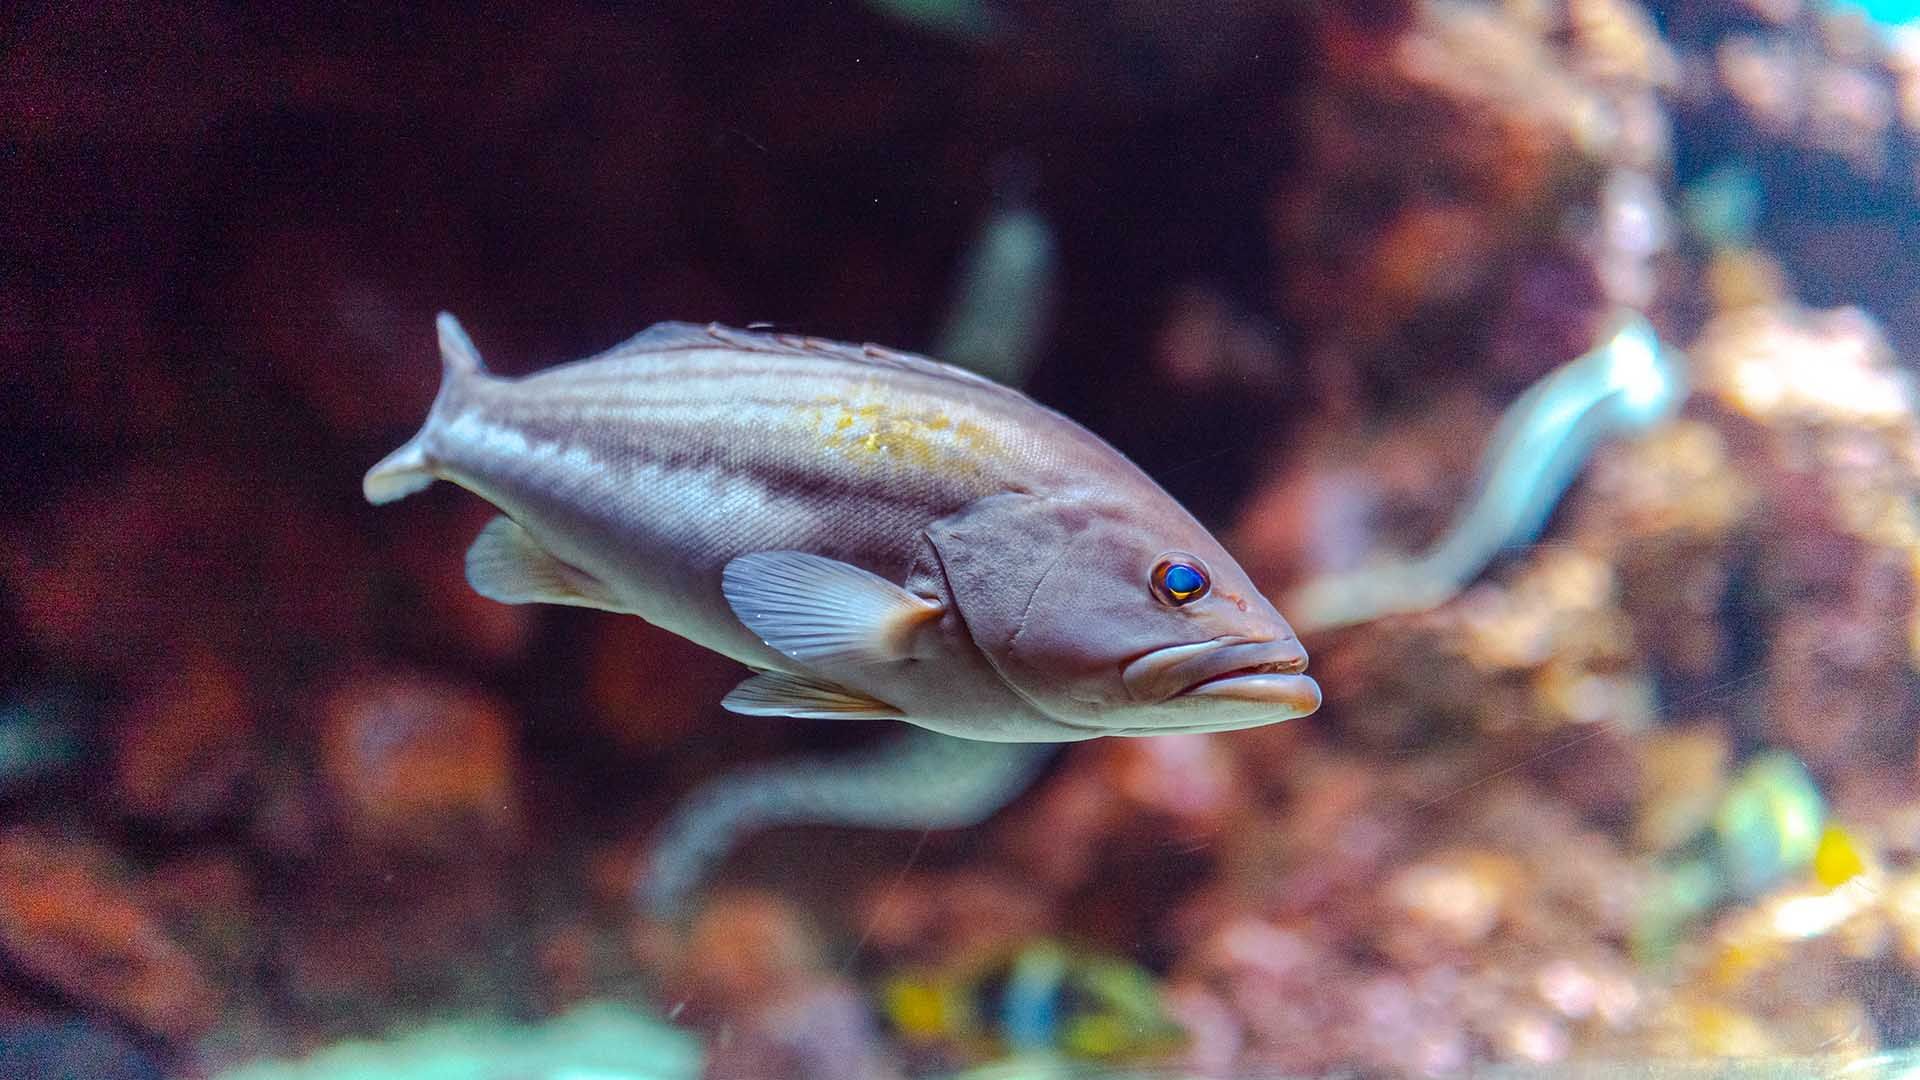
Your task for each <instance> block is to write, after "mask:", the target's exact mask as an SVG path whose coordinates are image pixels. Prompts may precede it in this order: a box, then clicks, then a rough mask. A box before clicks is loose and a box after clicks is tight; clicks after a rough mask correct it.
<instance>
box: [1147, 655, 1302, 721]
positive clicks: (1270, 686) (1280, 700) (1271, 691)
mask: <svg viewBox="0 0 1920 1080" xmlns="http://www.w3.org/2000/svg"><path fill="white" fill-rule="evenodd" d="M1276 666H1277V665H1272V664H1262V665H1257V666H1254V667H1249V668H1238V669H1236V670H1233V671H1229V672H1225V673H1222V674H1220V675H1216V676H1214V677H1213V678H1210V679H1206V680H1203V681H1201V682H1199V683H1196V684H1194V685H1193V686H1189V687H1187V688H1186V689H1185V690H1183V691H1181V696H1183V697H1187V696H1199V697H1225V698H1234V699H1236V700H1240V701H1264V702H1270V703H1272V704H1275V705H1282V706H1286V707H1287V708H1288V709H1289V710H1290V711H1292V713H1293V715H1295V716H1305V715H1307V714H1308V713H1311V712H1313V711H1314V710H1315V709H1318V708H1319V707H1320V684H1319V683H1317V682H1314V681H1313V679H1312V677H1311V676H1307V675H1301V674H1297V673H1294V672H1282V671H1275V670H1272V669H1273V668H1274V667H1276Z"/></svg>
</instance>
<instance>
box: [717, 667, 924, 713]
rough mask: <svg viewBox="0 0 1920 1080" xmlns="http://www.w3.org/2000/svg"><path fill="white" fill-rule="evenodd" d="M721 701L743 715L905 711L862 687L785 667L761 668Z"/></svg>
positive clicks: (729, 708)
mask: <svg viewBox="0 0 1920 1080" xmlns="http://www.w3.org/2000/svg"><path fill="white" fill-rule="evenodd" d="M720 704H721V705H723V706H725V707H726V708H727V710H728V711H730V712H737V713H740V714H741V715H743V716H795V717H800V718H803V719H836V718H856V719H870V720H898V719H901V718H902V717H903V716H904V715H905V714H904V713H902V712H901V711H900V710H899V709H896V708H894V707H893V706H891V705H889V704H887V703H886V702H884V701H876V700H874V699H873V698H870V697H868V696H866V695H865V694H862V693H860V692H859V691H858V690H849V689H847V688H846V687H844V686H840V685H837V684H835V683H830V682H827V681H825V680H823V679H815V678H811V677H809V676H806V675H793V674H790V673H788V672H784V671H762V672H760V673H759V674H757V675H755V676H753V677H752V678H750V679H747V680H746V681H744V682H742V683H741V684H740V685H739V686H736V687H734V688H733V689H732V690H730V691H728V692H727V696H726V697H724V698H722V699H721V700H720Z"/></svg>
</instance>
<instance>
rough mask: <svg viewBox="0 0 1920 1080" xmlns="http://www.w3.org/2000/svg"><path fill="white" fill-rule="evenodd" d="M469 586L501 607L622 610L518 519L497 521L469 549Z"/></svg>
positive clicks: (590, 577)
mask: <svg viewBox="0 0 1920 1080" xmlns="http://www.w3.org/2000/svg"><path fill="white" fill-rule="evenodd" d="M467 583H468V584H469V585H472V586H473V591H474V592H477V593H479V594H480V595H481V596H484V597H486V598H487V599H489V600H497V601H499V602H500V603H502V604H567V605H571V606H573V607H590V608H600V609H601V610H604V611H619V610H621V609H620V606H619V604H618V603H617V602H616V601H615V600H614V598H613V594H612V593H610V592H609V591H608V590H607V587H606V586H605V585H603V584H601V583H600V581H599V579H597V578H595V577H593V575H591V574H588V573H587V572H586V571H584V570H579V569H576V568H574V567H571V566H568V565H567V564H566V563H563V562H561V561H560V560H559V559H557V558H555V557H554V556H553V555H552V554H551V553H549V552H548V551H547V549H546V548H543V547H541V546H540V544H539V542H538V541H536V540H535V539H534V538H533V537H532V536H529V535H528V534H527V530H525V529H523V528H521V527H520V526H519V524H518V523H516V522H515V521H514V520H513V519H511V518H508V517H506V516H504V515H503V516H501V517H496V518H494V519H493V520H492V521H489V522H487V527H486V528H484V529H481V530H480V535H479V536H476V537H474V539H473V546H472V547H469V548H468V549H467Z"/></svg>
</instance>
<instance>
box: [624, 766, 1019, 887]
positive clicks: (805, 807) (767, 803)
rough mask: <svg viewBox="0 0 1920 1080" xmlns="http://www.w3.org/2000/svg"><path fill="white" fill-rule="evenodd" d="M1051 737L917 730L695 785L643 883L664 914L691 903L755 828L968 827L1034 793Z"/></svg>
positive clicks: (657, 843)
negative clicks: (1018, 739) (845, 751)
mask: <svg viewBox="0 0 1920 1080" xmlns="http://www.w3.org/2000/svg"><path fill="white" fill-rule="evenodd" d="M1054 749H1055V747H1054V746H1053V745H1051V744H1048V743H989V742H975V741H973V740H970V739H957V738H954V737H953V736H950V735H941V734H939V733H938V732H933V731H926V730H924V729H921V728H908V729H907V730H906V731H905V732H904V733H903V734H901V735H899V736H896V737H895V738H892V739H889V740H888V741H887V742H886V743H884V744H883V745H881V746H879V747H877V748H874V749H871V750H867V751H863V752H861V753H858V754H851V755H843V756H841V757H837V758H813V757H809V758H801V759H795V760H789V761H776V762H773V763H771V764H767V765H758V766H753V767H751V768H746V769H741V770H739V771H737V772H732V773H728V774H726V775H724V776H721V777H719V778H717V779H715V780H713V781H711V782H710V783H708V784H706V785H704V786H703V787H701V788H699V789H698V790H696V791H695V792H694V793H693V794H692V795H690V796H688V797H687V799H686V800H685V801H684V802H682V803H681V804H680V805H679V806H678V807H676V808H675V809H674V812H673V814H672V816H671V817H669V818H668V819H667V822H666V824H665V825H663V826H661V828H660V830H659V832H658V834H657V836H656V839H655V840H654V843H653V847H652V849H651V851H650V852H649V855H648V859H647V866H646V872H645V874H644V876H643V880H642V882H641V887H640V902H641V906H642V907H643V908H644V909H645V910H646V911H647V912H648V913H649V914H652V915H655V916H659V917H663V918H665V917H671V916H673V915H675V914H677V913H679V912H680V911H682V910H684V908H685V905H686V901H687V899H688V897H690V896H691V895H692V893H693V890H694V889H695V888H697V887H698V886H699V884H700V882H701V881H702V880H704V879H705V878H706V877H707V875H708V873H709V871H711V870H712V869H713V867H714V865H715V864H716V863H717V862H719V860H720V859H721V858H723V857H724V856H725V855H726V853H727V852H728V851H729V850H730V849H731V848H732V847H733V846H734V845H735V844H736V843H738V842H739V841H740V839H741V838H742V837H744V836H746V835H748V834H750V833H753V832H756V831H758V830H761V829H766V828H771V827H774V826H779V825H842V826H854V827H861V828H884V829H960V828H966V827H967V826H970V825H976V824H979V823H980V822H981V821H984V820H986V819H987V818H988V817H991V816H992V815H993V814H994V812H995V811H997V810H999V809H1000V808H1001V807H1003V806H1005V805H1006V804H1007V803H1009V802H1011V801H1012V800H1013V798H1014V796H1016V795H1018V794H1020V792H1022V791H1024V790H1026V788H1027V786H1028V785H1029V784H1031V783H1032V782H1033V780H1034V778H1035V776H1036V775H1038V773H1039V771H1040V769H1041V768H1042V767H1044V766H1045V765H1046V763H1047V761H1048V759H1049V758H1051V757H1052V756H1053V752H1054Z"/></svg>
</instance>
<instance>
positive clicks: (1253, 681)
mask: <svg viewBox="0 0 1920 1080" xmlns="http://www.w3.org/2000/svg"><path fill="white" fill-rule="evenodd" d="M1306 670H1307V650H1306V648H1305V646H1303V645H1301V644H1300V640H1299V639H1298V638H1295V637H1291V636H1289V637H1286V638H1282V639H1278V640H1265V641H1255V640H1248V639H1246V638H1240V637H1222V638H1215V639H1213V640H1211V641H1202V642H1195V643H1193V644H1190V645H1174V646H1170V647H1168V648H1165V649H1158V650H1156V651H1154V652H1151V653H1148V654H1147V655H1145V656H1142V657H1140V658H1139V659H1137V660H1135V661H1133V662H1132V663H1130V664H1128V665H1127V666H1126V667H1125V668H1124V669H1123V670H1122V672H1121V678H1122V680H1123V681H1124V682H1125V683H1126V686H1127V690H1128V692H1129V693H1131V694H1132V695H1133V696H1134V697H1135V698H1136V699H1138V700H1142V701H1167V700H1171V699H1173V698H1180V697H1216V698H1228V699H1234V700H1242V701H1254V702H1262V703H1266V704H1270V705H1274V706H1278V707H1279V709H1280V711H1284V712H1287V713H1290V714H1291V715H1295V716H1305V715H1306V714H1308V713H1310V712H1312V711H1314V710H1315V709H1317V708H1319V707H1320V686H1319V684H1318V683H1316V682H1314V681H1313V679H1311V678H1309V677H1308V676H1307V675H1306V674H1305V672H1306Z"/></svg>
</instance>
